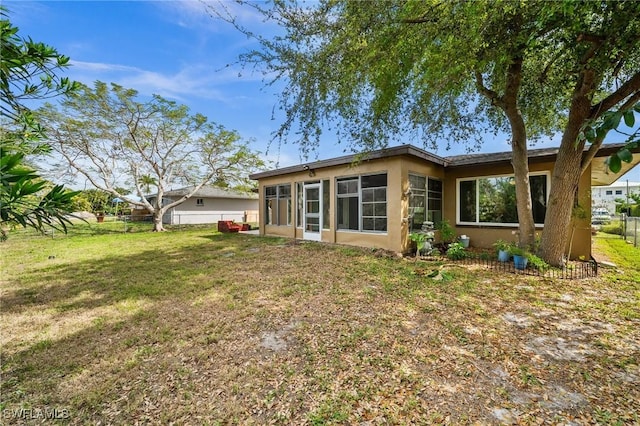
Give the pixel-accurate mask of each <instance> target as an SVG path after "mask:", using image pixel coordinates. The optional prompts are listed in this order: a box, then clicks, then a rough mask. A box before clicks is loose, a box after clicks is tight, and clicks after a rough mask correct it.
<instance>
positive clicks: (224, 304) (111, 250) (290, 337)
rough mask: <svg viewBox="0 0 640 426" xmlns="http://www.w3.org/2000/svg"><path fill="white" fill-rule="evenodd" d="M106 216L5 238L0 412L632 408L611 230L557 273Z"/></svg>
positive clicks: (314, 417)
mask: <svg viewBox="0 0 640 426" xmlns="http://www.w3.org/2000/svg"><path fill="white" fill-rule="evenodd" d="M103 225H104V226H103V227H100V226H99V225H96V224H94V225H92V226H91V227H89V226H86V225H79V226H77V227H76V228H77V229H74V230H73V231H72V235H70V236H66V237H65V236H62V235H59V234H56V235H55V237H54V238H45V237H35V236H32V235H28V234H26V233H23V234H18V235H15V234H13V235H10V239H9V241H7V242H6V243H3V244H2V245H1V246H0V250H2V254H1V258H2V277H1V278H2V280H1V293H0V297H1V318H0V319H1V322H0V338H1V342H0V343H1V348H2V378H1V379H2V382H1V385H2V389H1V398H2V401H1V406H0V409H2V411H1V413H2V422H4V423H7V424H11V423H20V422H24V423H36V422H39V421H42V420H43V419H45V418H47V417H58V419H55V420H52V421H53V422H57V423H61V424H79V425H84V424H135V423H140V424H171V423H174V424H271V423H274V424H311V425H321V424H371V425H373V424H382V423H384V424H433V423H450V424H500V423H506V424H511V423H517V424H536V425H537V424H571V425H577V424H637V423H640V414H638V412H639V407H640V385H639V383H640V367H639V364H640V261H639V259H640V255H639V254H638V253H639V251H638V249H633V248H632V247H631V250H627V249H628V247H627V246H625V243H624V242H622V241H621V240H619V241H618V242H616V241H615V240H613V239H611V240H610V239H601V238H596V242H597V247H598V250H599V252H600V253H602V254H603V255H606V256H608V257H609V259H610V260H611V261H613V262H615V263H617V264H618V268H611V269H603V270H601V272H600V276H599V277H598V278H591V279H585V280H579V281H578V280H576V281H568V280H555V281H554V280H546V279H545V280H542V279H540V278H536V277H529V276H522V275H514V274H509V273H496V272H491V271H488V270H485V269H483V268H481V267H474V266H460V265H455V264H451V263H433V262H422V261H418V262H415V261H413V260H406V259H399V258H397V257H394V256H388V255H386V254H385V253H381V252H377V251H372V250H364V249H358V248H350V247H342V246H331V245H324V244H317V243H302V242H293V241H289V240H284V239H273V238H260V237H257V236H250V235H242V234H232V235H223V234H219V233H217V232H214V231H212V230H211V229H210V228H209V229H207V228H199V229H191V230H181V231H169V232H166V233H159V234H153V233H148V232H126V233H123V232H112V230H111V228H109V227H108V226H112V227H113V226H116V225H112V224H109V225H108V224H103ZM118 226H119V225H118ZM114 230H115V231H117V229H115V228H114ZM133 230H134V231H139V230H140V229H138V228H135V227H134V228H133ZM130 231H131V229H130ZM434 271H439V272H440V273H439V274H434V273H433V272H434ZM434 275H435V276H436V279H433V278H430V277H431V276H434ZM20 409H24V410H22V411H21V410H20ZM2 422H0V423H2Z"/></svg>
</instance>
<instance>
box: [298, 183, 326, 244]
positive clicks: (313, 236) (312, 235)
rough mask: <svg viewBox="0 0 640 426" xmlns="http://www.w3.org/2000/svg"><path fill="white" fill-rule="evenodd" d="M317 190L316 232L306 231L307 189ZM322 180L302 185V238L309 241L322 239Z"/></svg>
mask: <svg viewBox="0 0 640 426" xmlns="http://www.w3.org/2000/svg"><path fill="white" fill-rule="evenodd" d="M308 189H317V190H318V232H315V231H307V190H308ZM322 211H323V210H322V182H320V183H312V184H304V185H303V186H302V238H303V239H305V240H310V241H321V240H322V222H323V220H322Z"/></svg>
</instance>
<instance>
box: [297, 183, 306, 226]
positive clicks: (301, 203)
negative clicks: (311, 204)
mask: <svg viewBox="0 0 640 426" xmlns="http://www.w3.org/2000/svg"><path fill="white" fill-rule="evenodd" d="M303 185H304V184H303V183H302V182H298V183H296V194H297V195H296V210H297V212H298V213H297V214H296V226H297V227H298V228H301V227H302V215H303V214H304V213H303V210H302V209H303V207H304V198H303V195H302V187H303Z"/></svg>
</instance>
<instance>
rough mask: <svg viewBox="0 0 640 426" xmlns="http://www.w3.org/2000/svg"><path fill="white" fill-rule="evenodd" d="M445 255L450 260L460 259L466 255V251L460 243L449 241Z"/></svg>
mask: <svg viewBox="0 0 640 426" xmlns="http://www.w3.org/2000/svg"><path fill="white" fill-rule="evenodd" d="M447 257H448V258H449V259H451V260H460V259H464V258H465V257H467V252H466V251H465V250H464V246H463V245H462V244H461V243H451V244H449V248H448V249H447Z"/></svg>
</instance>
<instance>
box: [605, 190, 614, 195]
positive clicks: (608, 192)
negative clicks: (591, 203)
mask: <svg viewBox="0 0 640 426" xmlns="http://www.w3.org/2000/svg"><path fill="white" fill-rule="evenodd" d="M605 194H606V195H613V191H611V190H607V191H605Z"/></svg>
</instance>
